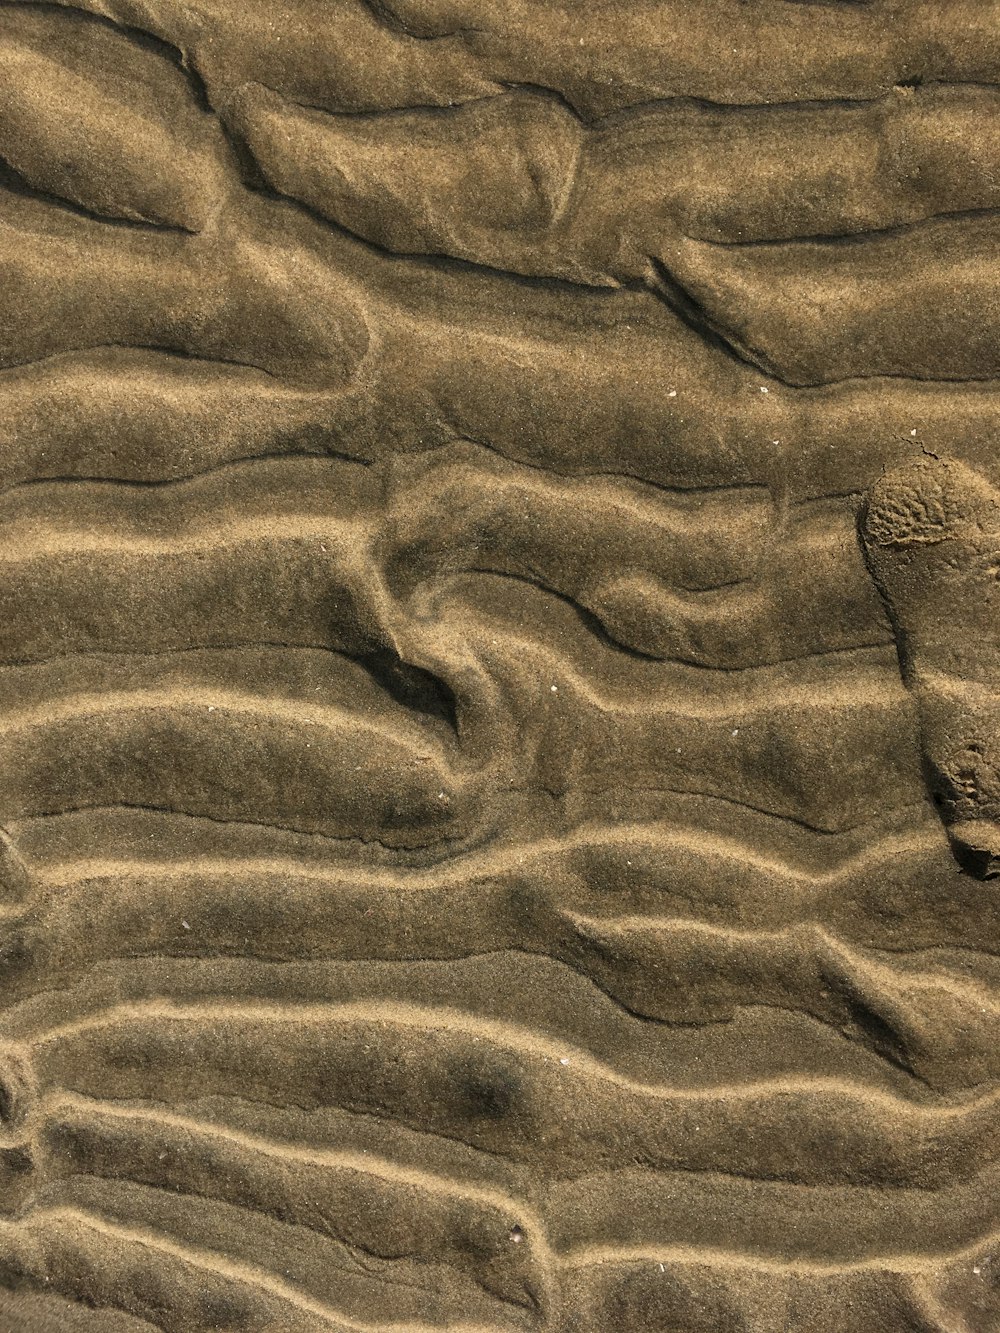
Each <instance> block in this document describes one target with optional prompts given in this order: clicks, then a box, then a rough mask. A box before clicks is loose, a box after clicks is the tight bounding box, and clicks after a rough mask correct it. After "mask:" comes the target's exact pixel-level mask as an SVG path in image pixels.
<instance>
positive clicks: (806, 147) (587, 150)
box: [224, 84, 1000, 285]
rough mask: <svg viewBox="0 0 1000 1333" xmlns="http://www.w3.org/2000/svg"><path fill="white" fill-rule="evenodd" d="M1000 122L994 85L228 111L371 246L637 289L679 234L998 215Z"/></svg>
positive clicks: (536, 94) (275, 99) (260, 95)
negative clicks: (584, 118) (714, 100)
mask: <svg viewBox="0 0 1000 1333" xmlns="http://www.w3.org/2000/svg"><path fill="white" fill-rule="evenodd" d="M998 115H1000V100H998V94H997V92H996V90H995V89H993V88H986V87H961V86H959V87H951V86H946V85H937V86H933V85H932V86H930V87H926V88H918V89H914V88H912V87H895V88H893V89H892V91H891V92H890V93H889V94H888V95H887V96H885V97H882V98H878V99H875V100H873V101H870V102H861V103H858V104H851V103H833V104H826V105H824V106H822V107H819V108H817V109H815V110H813V109H805V110H804V109H803V108H802V107H801V106H798V107H796V106H779V107H774V108H770V107H767V106H761V107H737V108H733V109H730V110H727V109H723V108H720V107H716V106H709V105H705V104H704V103H697V102H692V103H688V104H683V103H681V104H671V103H660V104H653V105H651V106H650V107H648V108H641V109H638V110H637V111H636V112H635V113H634V114H629V115H620V116H617V117H610V118H609V119H608V120H607V121H605V122H602V123H600V124H599V125H598V126H596V127H594V128H593V129H586V128H584V126H583V125H582V124H581V123H580V121H579V119H578V118H577V116H576V115H575V114H574V112H573V111H572V110H571V109H570V108H569V106H568V105H567V104H566V103H565V102H564V101H562V100H561V99H559V98H557V97H554V96H552V95H546V94H544V93H542V92H541V91H538V90H529V89H519V90H516V91H511V92H507V93H503V94H501V95H499V96H497V97H487V98H483V99H479V100H475V101H472V102H467V103H464V104H460V105H458V106H456V107H454V108H451V109H446V110H441V109H440V108H433V109H430V108H428V109H419V108H418V109H415V110H413V111H394V112H391V113H386V114H383V115H367V116H364V115H362V116H359V115H340V116H330V115H326V114H324V113H322V112H317V111H315V110H310V109H308V108H303V107H300V106H298V105H296V104H295V103H290V102H288V101H286V100H284V99H283V98H281V97H280V96H279V95H277V94H276V93H274V92H272V91H270V90H269V89H267V88H265V87H263V86H261V85H259V84H247V85H245V86H244V87H243V88H241V89H240V90H239V91H238V93H237V94H236V95H235V97H233V98H232V99H231V100H230V101H229V102H227V104H226V106H225V109H224V117H225V120H226V122H227V124H228V125H229V126H230V128H231V130H232V131H233V132H234V133H235V134H237V135H238V136H239V139H240V140H241V141H242V142H243V143H245V144H246V146H247V148H248V149H249V151H250V152H251V153H252V155H253V158H254V161H255V163H256V165H257V166H258V168H259V169H260V171H261V172H262V174H263V176H264V178H265V179H266V180H267V182H268V184H269V185H270V186H271V187H272V188H273V189H274V190H276V191H278V192H279V193H281V194H283V195H286V196H288V197H290V198H293V199H297V200H299V201H301V202H302V203H304V204H306V205H307V206H308V207H310V208H311V209H313V210H315V211H316V212H318V213H320V214H322V215H323V216H325V217H327V218H329V219H330V220H331V221H332V222H334V223H336V224H337V225H339V226H343V227H345V228H347V229H348V230H350V231H351V232H353V233H355V234H356V235H358V236H361V237H363V238H364V239H366V240H369V241H371V242H373V243H375V244H377V245H380V246H383V247H385V248H387V249H391V250H394V251H396V252H399V253H401V254H407V253H408V254H430V253H437V254H442V255H449V256H451V257H452V258H456V259H465V260H468V261H470V262H473V263H479V264H487V265H490V266H491V267H494V268H497V269H507V270H510V271H513V272H516V273H523V274H527V275H532V276H536V277H542V276H551V277H555V278H563V279H566V280H569V281H578V282H581V281H582V282H590V283H593V284H595V285H610V284H613V283H614V282H616V281H627V280H642V279H643V278H645V276H646V273H647V270H648V263H649V260H648V257H649V255H656V254H660V253H663V251H664V247H665V246H668V245H670V244H671V242H673V241H674V240H676V239H677V237H678V236H679V235H688V236H693V237H698V238H700V239H703V240H706V241H739V242H744V243H745V242H748V241H773V240H793V239H795V238H796V237H797V236H806V237H812V236H816V235H818V234H826V235H834V234H846V235H849V234H855V233H865V232H869V231H872V230H875V229H879V228H886V227H893V226H899V225H902V224H906V223H913V222H918V221H923V220H925V219H928V218H932V217H934V216H936V215H938V214H941V213H946V212H955V211H956V210H961V209H965V210H975V209H990V208H995V207H997V205H998V203H1000V193H998V192H997V189H996V186H995V183H994V182H995V176H994V171H995V167H994V162H995V151H996V150H995V146H994V145H995V138H996V136H995V133H994V127H995V124H996V120H997V117H998ZM748 179H749V180H750V181H751V182H752V184H751V185H750V186H749V188H748V184H747V182H748ZM430 181H433V182H434V184H433V188H431V187H430V186H429V184H428V183H429V182H430ZM834 181H835V182H836V189H831V184H832V182H834Z"/></svg>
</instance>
